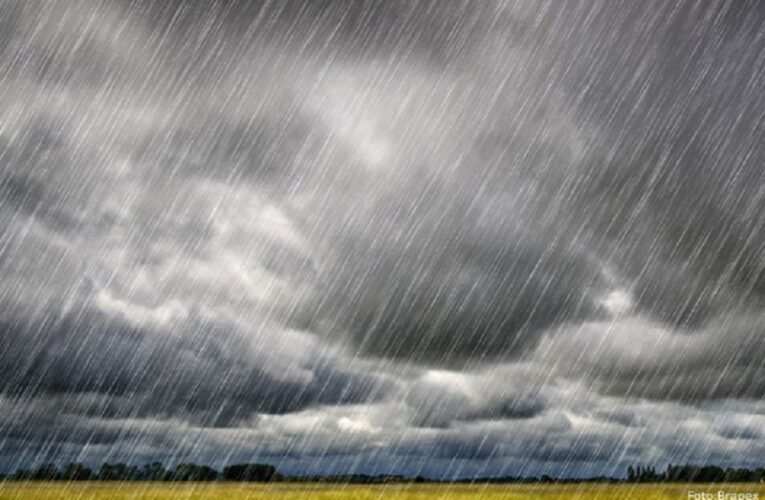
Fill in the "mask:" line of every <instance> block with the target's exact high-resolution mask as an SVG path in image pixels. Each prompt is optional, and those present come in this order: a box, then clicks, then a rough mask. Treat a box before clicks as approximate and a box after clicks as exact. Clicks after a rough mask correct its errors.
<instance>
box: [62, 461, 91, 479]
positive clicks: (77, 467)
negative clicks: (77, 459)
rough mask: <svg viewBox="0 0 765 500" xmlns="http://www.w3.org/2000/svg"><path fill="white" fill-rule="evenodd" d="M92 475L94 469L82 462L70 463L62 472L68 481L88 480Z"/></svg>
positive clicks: (63, 477)
mask: <svg viewBox="0 0 765 500" xmlns="http://www.w3.org/2000/svg"><path fill="white" fill-rule="evenodd" d="M92 477H93V471H92V470H90V469H88V468H87V467H85V465H83V464H81V463H70V464H69V465H67V466H66V467H64V471H63V472H62V473H61V479H64V480H66V481H88V480H90V479H91V478H92Z"/></svg>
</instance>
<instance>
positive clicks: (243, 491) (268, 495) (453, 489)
mask: <svg viewBox="0 0 765 500" xmlns="http://www.w3.org/2000/svg"><path fill="white" fill-rule="evenodd" d="M689 491H694V492H705V493H712V494H713V495H714V499H715V500H717V499H718V492H719V491H724V492H725V493H752V494H757V495H758V497H759V498H763V499H765V485H763V484H735V485H719V484H716V485H703V484H692V485H685V484H639V485H632V484H631V485H624V484H617V485H613V484H555V485H549V484H545V485H521V484H508V485H446V484H443V485H437V484H426V485H423V484H411V485H409V484H405V485H401V484H397V485H347V486H344V485H336V484H276V485H262V484H252V483H250V484H241V483H236V484H235V483H135V482H133V483H109V482H85V483H61V482H58V483H54V482H51V483H46V482H31V483H22V482H6V483H0V499H1V500H11V499H32V500H42V499H45V500H53V499H67V498H76V499H80V500H86V499H110V500H111V499H115V500H119V499H144V500H164V499H171V498H181V499H189V500H190V499H195V500H196V499H199V500H202V499H213V500H215V499H232V500H237V499H251V500H272V499H274V500H276V499H280V500H282V499H283V500H292V499H321V500H341V499H342V500H345V499H353V500H366V499H380V498H386V499H388V498H390V499H394V500H430V499H447V500H458V499H487V500H495V499H497V500H498V499H531V498H543V499H557V498H579V499H610V498H641V499H669V498H672V499H680V498H682V499H688V498H689ZM758 497H754V496H751V497H750V498H758ZM699 498H700V497H699ZM729 498H732V497H729ZM741 498H743V497H741Z"/></svg>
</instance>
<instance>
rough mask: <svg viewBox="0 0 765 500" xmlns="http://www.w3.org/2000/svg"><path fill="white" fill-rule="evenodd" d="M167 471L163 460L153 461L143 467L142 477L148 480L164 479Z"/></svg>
mask: <svg viewBox="0 0 765 500" xmlns="http://www.w3.org/2000/svg"><path fill="white" fill-rule="evenodd" d="M166 474H167V471H165V466H164V465H162V462H152V463H150V464H146V465H144V466H143V468H142V469H141V478H142V479H145V480H146V481H162V480H164V479H165V476H166Z"/></svg>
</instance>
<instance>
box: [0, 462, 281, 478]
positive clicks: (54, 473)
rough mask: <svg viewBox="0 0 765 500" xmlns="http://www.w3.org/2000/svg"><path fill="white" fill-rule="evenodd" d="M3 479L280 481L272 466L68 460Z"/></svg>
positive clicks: (23, 471) (25, 470)
mask: <svg viewBox="0 0 765 500" xmlns="http://www.w3.org/2000/svg"><path fill="white" fill-rule="evenodd" d="M6 479H18V480H26V481H255V482H267V481H281V480H283V479H284V478H283V476H282V475H281V474H279V472H278V471H277V470H276V468H275V467H274V466H273V465H268V464H236V465H229V466H228V467H224V468H223V470H222V471H218V470H216V469H213V468H212V467H208V466H206V465H197V464H193V463H182V464H178V465H177V466H176V467H175V468H173V469H165V466H164V465H163V464H162V463H161V462H153V463H150V464H146V465H144V466H143V467H138V466H137V465H128V464H124V463H104V464H102V465H101V466H100V467H99V468H98V470H93V469H90V468H88V467H87V466H85V465H84V464H82V463H71V464H68V465H66V466H64V467H61V468H59V467H58V466H57V465H56V464H53V463H47V464H43V465H40V466H38V467H34V468H31V469H19V470H18V471H16V473H15V474H13V475H11V476H8V477H7V478H6Z"/></svg>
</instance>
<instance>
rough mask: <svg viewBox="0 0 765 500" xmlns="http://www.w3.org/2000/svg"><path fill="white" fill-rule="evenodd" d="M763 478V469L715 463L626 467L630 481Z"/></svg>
mask: <svg viewBox="0 0 765 500" xmlns="http://www.w3.org/2000/svg"><path fill="white" fill-rule="evenodd" d="M763 480H765V469H764V468H762V467H758V468H756V469H736V468H732V467H729V468H727V469H723V468H722V467H717V466H716V465H703V466H699V465H672V464H670V465H668V466H667V468H666V470H664V471H663V472H656V469H655V468H654V467H641V466H639V465H638V466H637V467H633V466H631V465H630V466H629V467H628V468H627V482H630V483H661V482H668V483H759V482H762V481H763Z"/></svg>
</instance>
